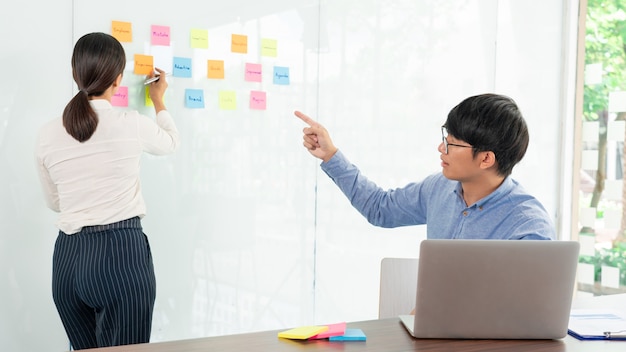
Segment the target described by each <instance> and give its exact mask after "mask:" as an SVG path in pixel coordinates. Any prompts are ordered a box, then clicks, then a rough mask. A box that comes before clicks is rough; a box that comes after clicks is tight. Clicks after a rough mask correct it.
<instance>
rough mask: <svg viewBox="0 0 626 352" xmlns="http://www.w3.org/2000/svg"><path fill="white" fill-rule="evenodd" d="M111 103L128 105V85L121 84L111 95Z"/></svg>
mask: <svg viewBox="0 0 626 352" xmlns="http://www.w3.org/2000/svg"><path fill="white" fill-rule="evenodd" d="M111 105H113V106H128V87H125V86H120V87H119V88H118V89H117V92H115V94H113V96H112V97H111Z"/></svg>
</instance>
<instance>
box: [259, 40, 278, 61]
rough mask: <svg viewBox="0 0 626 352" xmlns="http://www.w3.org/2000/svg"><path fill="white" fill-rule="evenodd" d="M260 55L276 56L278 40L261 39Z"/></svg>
mask: <svg viewBox="0 0 626 352" xmlns="http://www.w3.org/2000/svg"><path fill="white" fill-rule="evenodd" d="M261 56H269V57H276V56H278V42H277V41H276V40H275V39H266V38H263V39H261Z"/></svg>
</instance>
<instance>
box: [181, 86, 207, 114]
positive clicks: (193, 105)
mask: <svg viewBox="0 0 626 352" xmlns="http://www.w3.org/2000/svg"><path fill="white" fill-rule="evenodd" d="M185 106H186V107H188V108H190V109H202V108H204V91H203V90H202V89H185Z"/></svg>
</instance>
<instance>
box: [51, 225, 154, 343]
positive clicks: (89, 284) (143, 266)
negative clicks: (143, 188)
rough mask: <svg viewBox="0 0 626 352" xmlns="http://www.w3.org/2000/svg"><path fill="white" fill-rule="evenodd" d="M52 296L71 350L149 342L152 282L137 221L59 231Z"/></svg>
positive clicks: (146, 245)
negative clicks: (71, 232)
mask: <svg viewBox="0 0 626 352" xmlns="http://www.w3.org/2000/svg"><path fill="white" fill-rule="evenodd" d="M52 296H53V298H54V303H55V305H56V307H57V311H58V312H59V315H60V317H61V321H62V322H63V327H64V328H65V331H66V333H67V335H68V337H69V339H70V343H71V345H72V347H73V348H74V349H75V350H79V349H86V348H95V347H106V346H118V345H128V344H134V343H144V342H149V340H150V331H151V327H152V312H153V310H154V300H155V297H156V279H155V275H154V267H153V264H152V254H151V252H150V245H149V243H148V238H147V237H146V235H145V234H144V233H143V231H142V228H141V221H140V219H139V218H138V217H135V218H131V219H128V220H123V221H120V222H117V223H114V224H110V225H99V226H87V227H84V228H83V229H82V231H80V232H79V233H76V234H72V235H67V234H65V233H64V232H62V231H59V236H58V237H57V240H56V243H55V247H54V255H53V259H52Z"/></svg>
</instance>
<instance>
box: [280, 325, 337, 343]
mask: <svg viewBox="0 0 626 352" xmlns="http://www.w3.org/2000/svg"><path fill="white" fill-rule="evenodd" d="M326 330H328V326H301V327H299V328H293V329H289V330H285V331H281V332H279V333H278V337H282V338H284V339H296V340H306V339H308V338H309V337H311V336H315V335H317V334H319V333H322V332H324V331H326Z"/></svg>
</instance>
